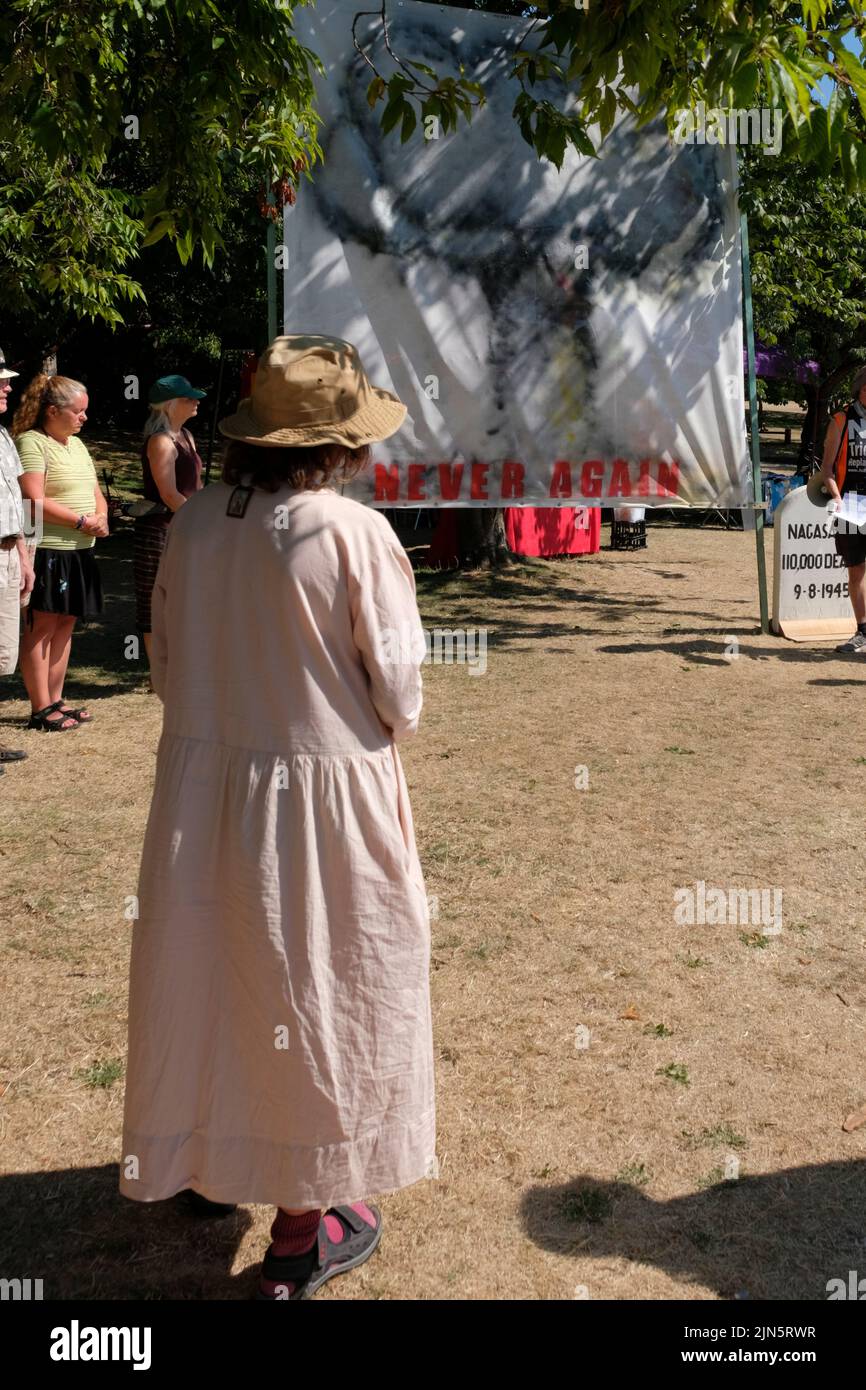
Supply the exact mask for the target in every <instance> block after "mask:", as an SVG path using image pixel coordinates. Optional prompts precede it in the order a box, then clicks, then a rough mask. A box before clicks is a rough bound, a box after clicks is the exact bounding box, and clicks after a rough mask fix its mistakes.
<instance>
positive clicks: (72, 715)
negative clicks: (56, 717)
mask: <svg viewBox="0 0 866 1390" xmlns="http://www.w3.org/2000/svg"><path fill="white" fill-rule="evenodd" d="M54 708H55V709H59V710H60V712H61V714H62V715H63V716H64V717H65V718H66V719H74V720H75V722H76V724H92V723H93V715H92V714H88V713H87V710H84V709H66V708H64V705H63V701H62V700H56V701H55V703H54Z"/></svg>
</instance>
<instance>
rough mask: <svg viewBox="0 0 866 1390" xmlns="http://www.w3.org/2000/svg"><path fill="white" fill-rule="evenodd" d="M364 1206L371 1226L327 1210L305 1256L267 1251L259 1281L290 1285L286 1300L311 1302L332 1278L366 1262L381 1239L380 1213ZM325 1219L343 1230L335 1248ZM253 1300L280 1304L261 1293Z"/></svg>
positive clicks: (340, 1210)
mask: <svg viewBox="0 0 866 1390" xmlns="http://www.w3.org/2000/svg"><path fill="white" fill-rule="evenodd" d="M364 1205H365V1206H366V1207H368V1208H369V1211H370V1213H371V1214H372V1215H373V1216H374V1217H375V1219H376V1225H375V1226H371V1225H370V1223H369V1221H365V1220H364V1218H363V1216H359V1214H358V1213H357V1212H356V1211H354V1210H353V1208H352V1207H329V1208H328V1210H327V1211H326V1212H324V1213H323V1214H322V1219H321V1220H320V1222H319V1235H318V1239H317V1241H316V1244H315V1245H314V1246H313V1248H312V1250H310V1251H308V1252H307V1254H305V1255H272V1254H271V1252H270V1249H269V1250H268V1251H267V1253H266V1254H265V1258H264V1260H263V1261H262V1272H261V1277H262V1279H266V1280H268V1281H269V1282H273V1283H274V1284H277V1285H280V1284H283V1285H284V1286H287V1285H289V1284H294V1286H295V1287H294V1289H293V1290H292V1292H291V1293H289V1294H285V1295H284V1296H285V1298H286V1299H287V1300H290V1299H291V1300H294V1299H298V1300H300V1299H304V1298H312V1296H313V1294H314V1293H316V1291H317V1290H318V1289H320V1288H321V1287H322V1285H323V1284H325V1283H327V1281H328V1280H329V1279H333V1277H334V1275H335V1274H345V1273H346V1271H347V1270H350V1269H356V1268H357V1266H358V1265H361V1264H363V1263H364V1261H365V1260H369V1258H370V1256H371V1255H372V1254H373V1251H374V1250H375V1249H376V1247H377V1245H378V1244H379V1241H380V1240H381V1239H382V1213H381V1212H380V1211H379V1208H378V1207H374V1206H373V1205H372V1203H370V1202H365V1204H364ZM326 1216H336V1218H337V1220H338V1221H339V1223H340V1225H341V1226H342V1228H343V1239H342V1240H341V1241H340V1242H339V1244H337V1245H335V1244H334V1242H333V1241H332V1240H331V1237H330V1236H329V1235H328V1228H327V1226H326V1225H325V1217H326ZM256 1298H257V1299H261V1300H263V1301H265V1302H267V1303H277V1302H281V1301H282V1299H281V1298H280V1296H279V1294H268V1293H263V1292H262V1290H261V1289H259V1292H258V1294H257V1295H256Z"/></svg>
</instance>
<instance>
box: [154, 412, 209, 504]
mask: <svg viewBox="0 0 866 1390" xmlns="http://www.w3.org/2000/svg"><path fill="white" fill-rule="evenodd" d="M150 438H151V439H152V438H153V435H151V437H150ZM149 443H150V440H149V439H146V440H145V441H144V444H143V445H142V449H141V470H142V474H143V476H144V495H145V497H146V498H147V499H148V500H149V501H150V502H160V501H162V499H161V497H160V495H159V488H158V487H157V485H156V482H155V481H154V477H153V474H152V473H151V471H150V459H149V458H148V457H147V446H148V444H149ZM174 444H175V448H176V449H177V458H176V459H175V461H174V480H175V487H176V488H177V490H178V492H180V493H182V494H183V496H184V497H192V494H193V493H194V492H195V491H197V489H198V484H199V479H200V477H201V470H202V461H201V458H200V457H199V453H198V450H197V449H196V447H195V442H194V440H193V437H192V435H191V434H190V432H189V430H185V429H184V430H181V432H180V434H179V435H178V437H177V439H176V440H175V441H174Z"/></svg>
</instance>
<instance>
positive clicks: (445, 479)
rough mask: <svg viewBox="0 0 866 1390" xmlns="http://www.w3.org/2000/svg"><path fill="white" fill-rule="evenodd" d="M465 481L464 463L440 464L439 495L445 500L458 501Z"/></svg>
mask: <svg viewBox="0 0 866 1390" xmlns="http://www.w3.org/2000/svg"><path fill="white" fill-rule="evenodd" d="M462 481H463V464H462V463H454V464H451V463H440V464H439V495H440V497H441V498H442V501H443V502H456V501H457V498H458V497H459V496H460V484H461V482H462Z"/></svg>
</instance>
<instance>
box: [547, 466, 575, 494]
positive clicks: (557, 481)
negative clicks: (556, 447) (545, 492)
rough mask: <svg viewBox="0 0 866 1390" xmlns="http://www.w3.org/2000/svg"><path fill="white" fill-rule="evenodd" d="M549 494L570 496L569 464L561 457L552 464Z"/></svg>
mask: <svg viewBox="0 0 866 1390" xmlns="http://www.w3.org/2000/svg"><path fill="white" fill-rule="evenodd" d="M550 496H551V497H570V496H571V464H570V463H563V462H562V460H561V459H560V460H558V461H557V462H556V463H555V464H554V465H553V474H552V476H551V479H550Z"/></svg>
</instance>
